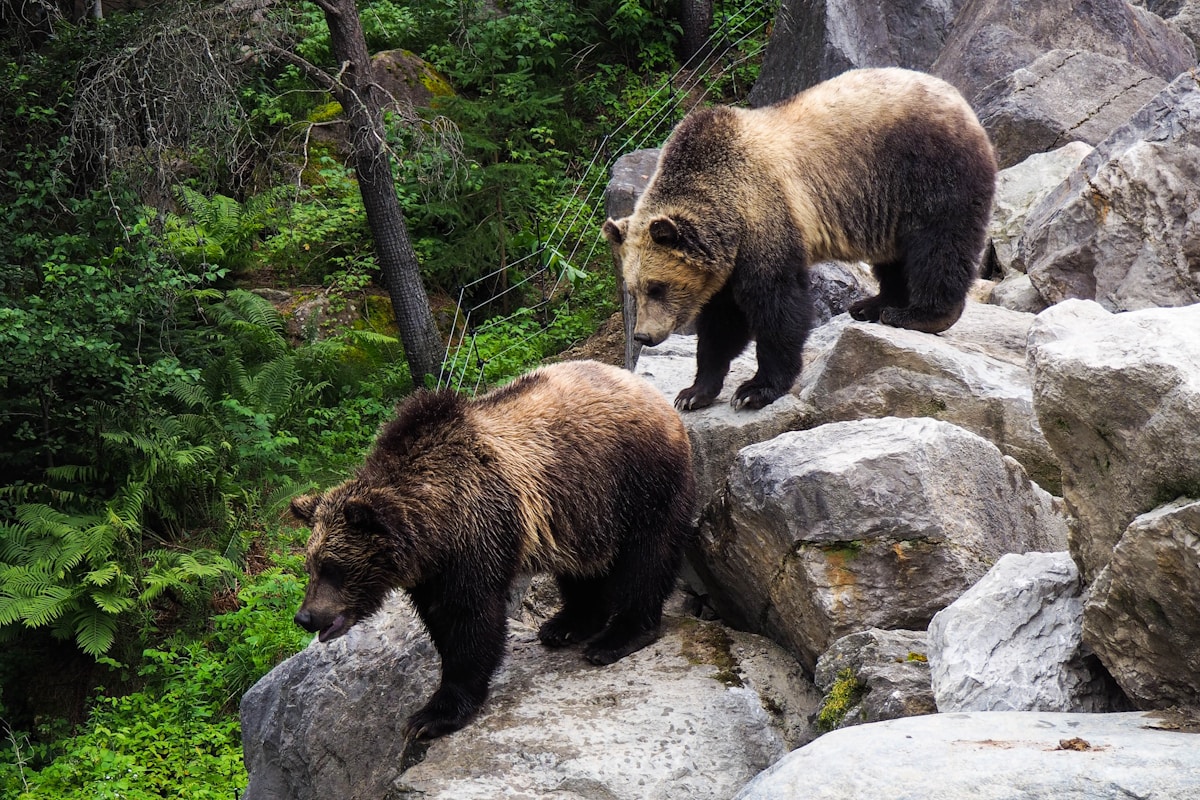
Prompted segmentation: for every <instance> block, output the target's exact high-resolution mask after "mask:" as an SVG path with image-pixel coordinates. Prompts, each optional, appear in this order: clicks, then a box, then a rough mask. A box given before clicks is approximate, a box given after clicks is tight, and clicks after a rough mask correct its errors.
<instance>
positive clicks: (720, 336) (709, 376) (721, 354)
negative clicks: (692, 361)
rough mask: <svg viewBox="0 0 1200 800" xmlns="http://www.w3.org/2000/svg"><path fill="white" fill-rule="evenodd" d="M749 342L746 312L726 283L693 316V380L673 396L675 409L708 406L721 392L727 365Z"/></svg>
mask: <svg viewBox="0 0 1200 800" xmlns="http://www.w3.org/2000/svg"><path fill="white" fill-rule="evenodd" d="M749 343H750V327H749V325H748V324H747V321H746V315H745V314H744V313H743V312H742V310H741V309H740V308H738V306H737V303H735V302H734V299H733V292H732V291H731V290H730V288H729V287H728V286H725V287H724V288H722V289H721V290H720V291H718V292H717V293H716V294H715V295H713V297H712V299H710V300H709V301H708V302H707V303H705V305H704V308H702V309H700V314H699V316H697V317H696V380H695V381H693V382H692V385H691V386H689V387H688V388H686V389H684V390H683V391H681V392H680V393H679V394H678V395H677V396H676V397H675V408H677V409H679V410H680V411H694V410H696V409H699V408H707V407H708V406H711V405H712V404H713V401H714V400H716V399H717V395H719V394H720V393H721V387H722V386H723V385H724V384H725V376H726V375H728V374H729V364H730V363H731V362H732V361H733V359H734V358H736V357H737V356H738V354H740V353H741V352H742V351H743V350H745V349H746V345H747V344H749Z"/></svg>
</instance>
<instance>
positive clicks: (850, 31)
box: [749, 0, 966, 106]
mask: <svg viewBox="0 0 1200 800" xmlns="http://www.w3.org/2000/svg"><path fill="white" fill-rule="evenodd" d="M965 2H966V0H901V1H900V2H893V3H889V4H888V7H887V13H886V14H881V13H880V10H879V5H878V4H877V3H872V2H864V0H850V1H849V2H828V0H815V2H814V0H784V2H783V4H782V5H781V6H780V8H779V12H778V15H777V16H776V18H775V27H774V30H773V32H772V34H771V40H770V41H769V42H768V43H767V49H766V53H765V54H764V57H763V65H762V69H761V70H760V71H759V76H758V80H757V81H756V82H755V84H754V87H753V89H751V91H750V98H749V99H750V104H751V105H752V106H764V105H770V104H771V103H774V102H777V101H779V100H783V99H784V98H786V97H791V96H792V95H793V94H796V93H797V92H799V91H801V90H803V89H807V88H808V87H809V86H812V85H813V84H816V83H820V82H821V81H823V80H828V79H829V78H832V77H833V76H835V75H838V74H841V73H842V72H845V71H846V70H848V69H853V68H856V67H908V68H909V69H919V70H923V71H927V70H928V69H929V67H930V65H932V64H933V62H934V59H936V58H937V56H938V53H940V52H941V49H942V46H943V44H944V43H945V41H946V36H947V32H948V31H949V29H950V26H951V23H952V22H953V20H954V17H955V15H956V14H957V13H958V10H959V9H960V8H961V7H962V6H963V5H964V4H965Z"/></svg>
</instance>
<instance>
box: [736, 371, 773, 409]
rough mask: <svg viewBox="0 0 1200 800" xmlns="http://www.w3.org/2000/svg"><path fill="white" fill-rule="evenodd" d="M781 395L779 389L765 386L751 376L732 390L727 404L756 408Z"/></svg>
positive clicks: (767, 404)
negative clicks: (731, 395) (735, 389)
mask: <svg viewBox="0 0 1200 800" xmlns="http://www.w3.org/2000/svg"><path fill="white" fill-rule="evenodd" d="M782 395H783V392H781V391H780V390H779V389H776V388H774V387H771V386H766V385H764V384H762V383H759V382H758V381H756V380H754V379H753V378H752V379H750V380H748V381H746V382H745V383H743V384H742V385H741V386H739V387H738V390H737V391H736V392H734V394H733V398H732V399H730V401H729V404H730V405H731V406H733V407H734V408H737V409H741V408H749V409H757V408H763V407H764V406H769V405H771V403H774V402H775V401H776V400H778V399H779V398H780V397H781V396H782Z"/></svg>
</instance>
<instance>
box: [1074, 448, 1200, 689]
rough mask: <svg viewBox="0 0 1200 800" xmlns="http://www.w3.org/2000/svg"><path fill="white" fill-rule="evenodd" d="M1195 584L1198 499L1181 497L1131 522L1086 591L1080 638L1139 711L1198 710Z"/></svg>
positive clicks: (1199, 619) (1199, 616)
mask: <svg viewBox="0 0 1200 800" xmlns="http://www.w3.org/2000/svg"><path fill="white" fill-rule="evenodd" d="M1193 443H1194V440H1193ZM1195 489H1196V490H1200V483H1198V484H1197V485H1196V487H1195ZM1193 496H1200V491H1196V492H1195V493H1194V495H1193ZM1197 587H1200V501H1198V500H1195V499H1190V500H1189V499H1180V500H1177V501H1175V502H1173V503H1169V504H1168V505H1165V506H1162V507H1161V508H1157V509H1155V510H1154V511H1151V512H1149V513H1146V514H1143V515H1141V516H1140V517H1138V518H1137V519H1135V520H1134V521H1133V523H1132V524H1130V526H1129V528H1128V529H1126V531H1125V533H1124V535H1123V536H1122V537H1121V541H1120V542H1119V543H1118V544H1117V547H1116V549H1115V550H1114V551H1113V556H1112V560H1111V561H1109V563H1108V566H1106V567H1105V568H1104V569H1103V570H1101V572H1100V575H1099V576H1098V577H1097V578H1096V581H1095V583H1094V584H1093V585H1092V587H1091V597H1090V599H1089V600H1088V603H1087V605H1086V606H1085V608H1084V612H1083V636H1084V640H1085V641H1086V642H1087V643H1088V644H1089V645H1090V646H1091V648H1092V649H1093V650H1094V651H1095V652H1096V654H1097V655H1098V656H1099V657H1100V660H1101V661H1103V662H1104V664H1105V665H1106V666H1107V667H1108V669H1109V671H1110V672H1111V673H1112V674H1113V677H1115V678H1116V680H1117V683H1118V684H1120V686H1121V688H1122V689H1124V690H1125V692H1126V694H1128V695H1129V697H1130V698H1131V699H1132V700H1133V701H1134V702H1135V703H1136V704H1137V705H1138V706H1140V707H1142V708H1166V707H1170V706H1175V705H1190V706H1198V705H1200V591H1198V590H1197Z"/></svg>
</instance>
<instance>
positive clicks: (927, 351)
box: [800, 303, 1060, 491]
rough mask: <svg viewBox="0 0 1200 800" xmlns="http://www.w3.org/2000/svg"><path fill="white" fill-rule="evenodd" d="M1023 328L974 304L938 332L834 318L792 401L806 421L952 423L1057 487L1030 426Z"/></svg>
mask: <svg viewBox="0 0 1200 800" xmlns="http://www.w3.org/2000/svg"><path fill="white" fill-rule="evenodd" d="M1032 322H1033V315H1032V314H1024V313H1020V312H1016V311H1008V310H1006V309H1003V308H1000V307H998V306H991V305H984V304H980V303H968V304H967V308H966V311H965V312H964V313H963V316H962V318H960V320H959V321H958V323H956V324H955V325H954V326H953V327H952V328H950V330H949V331H947V332H946V333H944V334H942V335H938V336H932V335H929V334H927V333H921V332H919V331H910V330H905V329H901V328H892V327H889V326H886V325H876V324H870V323H861V322H850V321H849V319H848V318H847V317H842V318H839V319H838V320H837V321H836V322H834V323H831V324H830V325H827V326H825V328H823V329H821V331H820V335H819V336H814V339H813V342H812V344H811V345H810V346H809V347H808V348H807V349H806V352H807V353H809V354H810V357H809V358H808V359H807V365H806V367H805V371H804V373H803V374H802V377H801V385H802V391H801V394H800V397H801V400H803V401H804V402H805V403H807V404H809V405H811V406H812V408H813V411H814V422H815V423H824V422H836V421H843V420H853V419H861V418H864V417H884V416H897V417H933V418H935V419H940V420H945V421H947V422H953V423H954V424H956V425H959V426H961V427H963V428H966V429H967V430H969V431H971V432H973V433H976V434H979V435H980V436H982V437H984V438H985V439H988V440H990V441H991V442H992V443H993V444H995V445H996V446H997V447H999V448H1000V450H1001V451H1002V452H1004V453H1005V454H1006V455H1010V456H1012V457H1013V458H1015V459H1017V460H1018V461H1020V462H1021V464H1022V465H1023V466H1024V467H1025V469H1026V471H1027V472H1029V474H1030V476H1031V477H1033V479H1034V480H1035V481H1037V482H1038V483H1039V484H1040V485H1042V486H1043V487H1046V488H1047V489H1049V490H1050V491H1057V490H1058V488H1059V481H1060V478H1059V468H1058V462H1057V460H1056V459H1055V457H1054V454H1053V452H1052V451H1051V450H1050V446H1049V445H1048V444H1047V443H1046V439H1045V436H1044V435H1043V434H1042V431H1041V429H1040V428H1039V427H1038V422H1037V417H1036V415H1035V414H1034V412H1033V390H1032V385H1031V381H1030V377H1029V373H1028V372H1027V371H1026V368H1025V364H1024V362H1025V336H1026V332H1027V331H1028V329H1029V326H1030V324H1031V323H1032Z"/></svg>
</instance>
